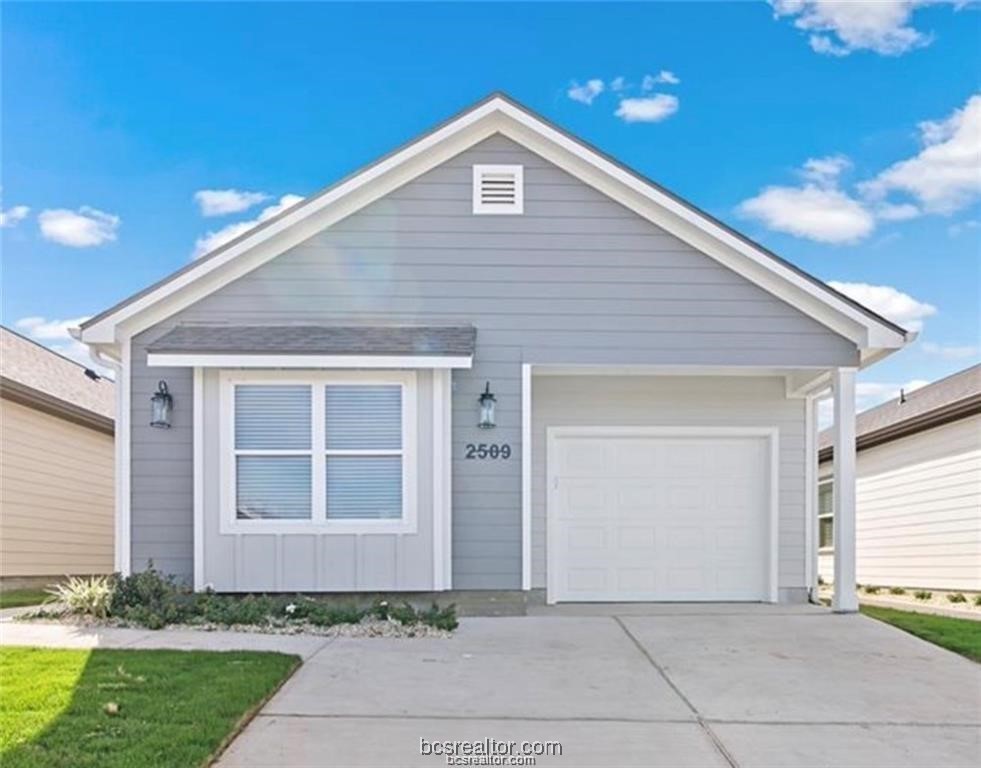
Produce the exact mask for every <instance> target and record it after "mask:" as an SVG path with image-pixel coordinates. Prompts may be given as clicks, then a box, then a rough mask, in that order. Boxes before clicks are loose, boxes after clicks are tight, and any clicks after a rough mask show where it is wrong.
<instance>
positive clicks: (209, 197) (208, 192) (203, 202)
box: [194, 189, 269, 216]
mask: <svg viewBox="0 0 981 768" xmlns="http://www.w3.org/2000/svg"><path fill="white" fill-rule="evenodd" d="M268 199H269V195H267V194H266V193H265V192H246V191H243V190H241V189H200V190H198V191H197V192H195V193H194V200H195V202H196V203H197V204H198V206H199V207H200V208H201V215H202V216H225V215H227V214H229V213H241V212H242V211H245V210H248V209H249V208H251V207H252V206H253V205H258V204H259V203H264V202H265V201H266V200H268Z"/></svg>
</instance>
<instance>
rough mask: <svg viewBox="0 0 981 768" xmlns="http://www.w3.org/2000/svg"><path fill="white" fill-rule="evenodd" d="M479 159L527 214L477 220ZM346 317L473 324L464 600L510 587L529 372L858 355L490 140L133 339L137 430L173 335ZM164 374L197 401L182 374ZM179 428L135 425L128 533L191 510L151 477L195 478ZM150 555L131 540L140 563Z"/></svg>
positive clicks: (459, 571) (458, 500)
mask: <svg viewBox="0 0 981 768" xmlns="http://www.w3.org/2000/svg"><path fill="white" fill-rule="evenodd" d="M485 162H486V163H517V164H521V165H523V166H524V168H525V214H524V215H522V216H474V215H473V214H472V213H471V207H472V204H471V198H470V194H471V192H470V190H471V186H470V185H471V167H472V165H473V164H475V163H485ZM355 320H356V321H358V322H368V321H376V322H385V323H393V322H394V323H398V322H407V323H432V324H448V323H452V324H458V323H459V324H468V323H472V324H473V325H475V326H476V327H477V349H476V355H475V365H474V368H473V369H472V370H469V371H456V372H454V375H453V384H454V408H453V459H454V460H453V507H454V530H453V544H454V546H453V577H454V586H455V587H457V588H461V589H467V588H472V589H480V588H493V589H507V588H517V587H519V586H520V563H521V551H520V543H521V536H520V509H521V493H520V491H521V479H520V471H521V470H520V468H521V445H520V438H521V433H520V424H521V414H520V366H521V363H522V362H525V363H568V364H573V363H581V364H586V363H590V364H639V363H649V364H693V365H704V364H713V365H723V364H732V365H822V364H827V365H836V364H837V365H841V364H855V362H856V361H857V352H856V349H855V347H854V345H853V344H851V343H850V342H848V341H847V340H845V339H843V338H841V337H839V336H837V335H835V334H833V333H831V332H830V331H828V330H827V329H826V328H824V327H822V326H820V325H819V324H818V323H816V322H814V321H813V320H811V319H809V318H807V317H806V316H804V315H802V314H801V313H800V312H798V311H797V310H795V309H794V308H792V307H790V306H789V305H787V304H785V303H784V302H782V301H780V300H778V299H776V298H774V297H773V296H772V295H770V294H768V293H766V292H765V291H763V290H762V289H760V288H758V287H757V286H755V285H753V284H751V283H749V282H748V281H746V280H744V279H743V278H741V277H739V276H737V275H735V274H734V273H732V272H730V271H729V270H727V269H726V268H724V267H722V266H721V265H719V264H718V263H717V262H715V261H714V260H713V259H711V258H709V257H707V256H705V255H704V254H701V253H699V252H698V251H696V250H694V249H692V248H691V247H689V246H688V245H686V244H685V243H684V242H682V241H680V240H678V239H677V238H675V237H674V236H672V235H670V234H668V233H667V232H665V231H664V230H662V229H660V228H658V227H657V226H655V225H653V224H651V223H650V222H648V221H646V220H644V219H641V218H640V217H638V216H636V215H635V214H633V213H632V212H631V211H629V210H628V209H626V208H624V207H623V206H621V205H619V204H617V203H615V202H613V201H611V200H609V199H608V198H606V197H605V196H604V195H602V194H601V193H600V192H598V191H596V190H595V189H593V188H591V187H589V186H587V185H585V184H583V183H581V182H579V181H578V180H576V179H575V178H573V177H572V176H570V175H569V174H567V173H565V172H564V171H561V170H560V169H558V168H556V167H555V166H553V165H552V164H550V163H549V162H547V161H546V160H544V159H542V158H540V157H538V156H537V155H535V154H533V153H531V152H529V151H527V150H525V149H524V148H522V147H520V146H518V145H516V144H514V143H513V142H511V141H509V140H507V139H504V138H503V137H500V136H495V137H492V138H490V139H487V140H486V141H484V142H482V143H481V144H480V145H478V146H476V147H474V148H472V149H470V150H468V151H466V152H463V153H461V154H460V155H459V156H457V157H455V158H453V159H452V160H450V161H448V162H446V163H444V164H443V165H441V166H440V167H438V168H436V169H433V170H432V171H429V172H428V173H426V174H424V175H423V176H421V177H420V178H418V179H416V180H414V181H412V182H410V183H408V184H406V185H404V186H403V187H401V188H400V189H398V190H396V191H394V192H392V193H391V194H389V195H388V196H386V197H385V198H384V199H382V200H379V201H377V202H375V203H373V204H371V205H369V206H368V207H366V208H365V209H363V210H362V211H360V212H358V213H356V214H354V215H352V216H350V217H348V218H346V219H345V220H343V221H340V222H338V223H337V224H335V225H334V226H332V227H331V228H330V229H328V230H325V231H324V232H321V233H320V234H318V235H316V236H315V237H313V238H311V239H310V240H308V241H307V242H305V243H303V244H302V245H300V246H297V247H296V248H294V249H292V250H291V251H289V252H287V253H285V254H283V255H282V256H280V257H278V258H277V259H275V260H274V261H272V262H270V263H269V264H266V265H265V266H263V267H260V268H259V269H257V270H255V271H254V272H252V273H250V274H249V275H246V276H245V277H243V278H241V279H239V280H237V281H235V282H233V283H232V284H230V285H228V286H226V287H225V288H223V289H221V290H219V291H218V292H216V293H215V294H213V295H211V296H209V297H207V298H205V299H203V300H202V301H200V302H198V303H197V304H195V305H194V306H192V307H190V308H188V309H186V310H184V311H183V312H181V313H179V314H178V315H177V316H175V317H174V318H172V319H170V320H169V321H167V322H166V323H163V324H161V326H159V327H158V328H155V329H152V330H151V331H149V332H147V333H145V334H142V335H141V336H140V337H139V338H138V339H137V343H136V345H135V346H134V350H133V360H134V363H133V370H134V375H135V379H134V391H133V408H134V424H135V423H136V421H137V418H136V417H137V416H139V418H141V419H143V420H145V412H144V409H145V408H146V407H147V402H146V398H148V397H149V396H150V394H151V393H152V387H153V386H155V382H156V378H158V375H157V373H156V372H147V371H146V369H145V366H144V361H145V352H144V349H145V344H146V341H147V339H149V338H151V337H154V336H156V335H159V334H160V333H163V332H165V331H166V330H167V329H169V328H172V327H173V326H174V324H176V323H179V322H222V323H240V324H263V323H285V322H303V323H308V324H315V323H328V322H346V321H347V322H349V321H355ZM183 376H186V378H182V377H183ZM164 378H167V380H168V383H171V381H172V379H173V382H174V383H175V384H176V386H177V387H178V388H179V389H178V391H181V392H183V391H184V389H185V388H186V389H187V390H188V391H189V387H190V376H189V374H187V373H186V372H175V373H170V372H168V373H167V375H166V376H165V377H164ZM485 381H490V382H491V386H492V388H493V389H494V391H495V394H497V395H498V399H499V408H498V425H499V426H498V428H497V429H496V430H494V431H493V432H490V433H486V432H483V431H482V430H477V429H476V427H475V421H476V397H477V394H478V393H479V391H480V390H481V389H482V388H483V384H484V382H485ZM182 402H183V403H185V404H186V405H185V406H184V409H183V410H182V405H181V404H182ZM177 403H178V404H177V408H176V410H175V419H177V418H181V419H183V418H185V417H186V415H187V414H189V412H190V410H189V408H190V398H189V397H187V398H186V399H185V397H184V396H183V394H182V396H181V397H180V398H178V400H177ZM182 414H183V415H182ZM184 428H185V425H184V423H183V421H182V423H181V424H180V425H178V424H176V423H175V428H174V429H173V430H171V433H172V434H168V435H167V436H166V438H165V439H161V440H158V436H157V435H152V436H149V435H147V434H145V433H141V434H137V433H136V432H135V431H134V442H138V441H143V442H148V440H149V441H150V443H151V444H149V445H147V446H146V447H145V449H144V453H143V454H141V457H140V459H139V460H137V459H136V457H135V455H134V467H133V469H134V472H133V516H134V525H135V524H136V523H137V521H149V520H155V521H156V523H157V524H159V523H161V521H164V522H163V523H162V524H166V521H167V520H173V521H174V523H173V524H174V525H175V526H176V527H179V528H183V527H185V526H184V522H183V521H184V519H185V517H184V516H183V515H181V514H180V512H179V510H180V509H181V508H188V507H189V506H190V503H191V501H190V486H189V484H188V485H187V486H186V487H185V486H184V485H181V486H180V487H179V488H177V489H176V490H175V492H174V493H172V494H168V498H167V499H166V500H160V501H158V500H156V499H155V498H154V494H155V493H158V492H159V490H160V488H159V484H157V481H156V480H154V479H153V475H154V474H155V473H158V472H166V473H168V474H169V475H170V474H173V475H174V476H175V479H176V475H179V474H180V473H181V472H184V471H186V472H187V473H188V476H189V474H190V468H189V464H188V463H187V462H188V461H189V457H190V431H189V426H188V427H187V431H186V435H185V433H184ZM150 438H152V440H150ZM505 441H507V442H509V443H510V444H511V445H512V447H513V449H514V452H513V454H512V457H511V459H510V460H508V461H506V462H504V461H497V462H493V461H466V460H464V459H463V456H462V453H463V448H464V446H465V445H466V444H467V443H469V442H505ZM156 445H159V446H160V448H159V450H158V449H157V448H155V447H154V446H156ZM182 457H183V458H184V459H186V461H185V463H184V464H181V463H180V461H181V459H182ZM154 458H160V459H162V460H163V463H162V464H161V465H156V464H154V463H153V459H154ZM144 460H149V461H148V462H147V463H144ZM175 462H176V463H175ZM188 482H189V481H188ZM185 491H186V496H185V497H184V499H183V504H182V502H181V495H182V494H184V493H185ZM789 525H790V523H789V522H788V526H789ZM491 530H492V531H493V533H492V534H489V533H488V532H489V531H491ZM788 530H790V529H789V528H788ZM788 535H790V534H788ZM181 537H182V538H181ZM178 538H181V540H183V541H186V542H187V544H186V546H187V551H186V561H187V562H188V563H189V562H190V553H191V545H190V531H187V533H186V536H185V535H184V534H181V535H180V537H178ZM788 546H792V542H791V543H788ZM153 551H154V549H153V546H152V545H151V544H149V543H143V542H138V541H137V540H136V538H135V537H134V556H135V555H136V554H137V553H139V556H140V557H141V558H144V559H145V558H146V557H148V556H150V555H151V554H152V552H153ZM508 552H510V555H508V554H507V553H508ZM801 558H803V554H801ZM134 562H135V561H134ZM802 562H803V561H802ZM788 567H789V566H788Z"/></svg>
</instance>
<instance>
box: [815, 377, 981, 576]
mask: <svg viewBox="0 0 981 768" xmlns="http://www.w3.org/2000/svg"><path fill="white" fill-rule="evenodd" d="M856 440H857V449H858V460H857V464H856V478H857V479H856V491H855V493H856V496H855V515H856V522H855V525H856V542H857V553H856V557H857V577H858V581H859V582H860V583H861V584H870V585H877V586H887V587H892V586H895V587H920V588H925V589H950V590H972V591H981V365H975V366H973V367H972V368H968V369H967V370H964V371H961V372H960V373H955V374H954V375H953V376H948V377H947V378H945V379H941V380H940V381H936V382H934V383H933V384H930V385H929V386H926V387H923V388H921V389H917V390H916V391H914V392H910V393H908V394H906V393H903V394H901V395H900V396H899V397H897V398H895V399H893V400H890V401H889V402H887V403H883V404H882V405H879V406H877V407H875V408H871V409H869V410H867V411H865V412H864V413H861V414H860V415H859V416H858V419H857V422H856ZM833 453H834V452H833V448H832V445H831V431H830V430H825V431H823V432H822V433H821V435H820V453H819V456H820V461H821V465H820V470H819V482H820V485H819V491H818V493H819V503H818V519H819V525H820V531H819V536H818V547H819V548H818V570H819V573H820V575H821V577H822V578H823V579H824V580H825V581H828V582H830V581H832V580H833V579H834V553H835V548H834V534H833V531H834V514H833V510H834V504H833V501H832V496H833V489H834V479H833V477H832V458H833Z"/></svg>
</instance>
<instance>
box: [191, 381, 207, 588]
mask: <svg viewBox="0 0 981 768" xmlns="http://www.w3.org/2000/svg"><path fill="white" fill-rule="evenodd" d="M193 392H194V394H193V402H192V404H191V410H192V411H193V413H192V417H193V419H194V425H193V459H192V460H193V462H194V591H195V592H200V591H201V590H203V589H204V585H205V581H204V370H203V369H202V368H195V369H194V389H193Z"/></svg>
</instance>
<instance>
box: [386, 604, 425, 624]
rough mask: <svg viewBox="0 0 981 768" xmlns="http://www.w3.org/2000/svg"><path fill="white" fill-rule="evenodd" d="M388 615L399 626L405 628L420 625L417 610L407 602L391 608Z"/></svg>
mask: <svg viewBox="0 0 981 768" xmlns="http://www.w3.org/2000/svg"><path fill="white" fill-rule="evenodd" d="M388 615H389V616H390V617H391V618H392V619H394V620H395V621H397V622H398V623H399V624H403V625H405V626H408V625H411V624H418V623H419V616H418V615H417V614H416V609H415V608H413V607H412V606H411V605H409V604H408V603H406V602H403V603H400V604H399V605H396V606H392V607H391V608H389V610H388Z"/></svg>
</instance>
